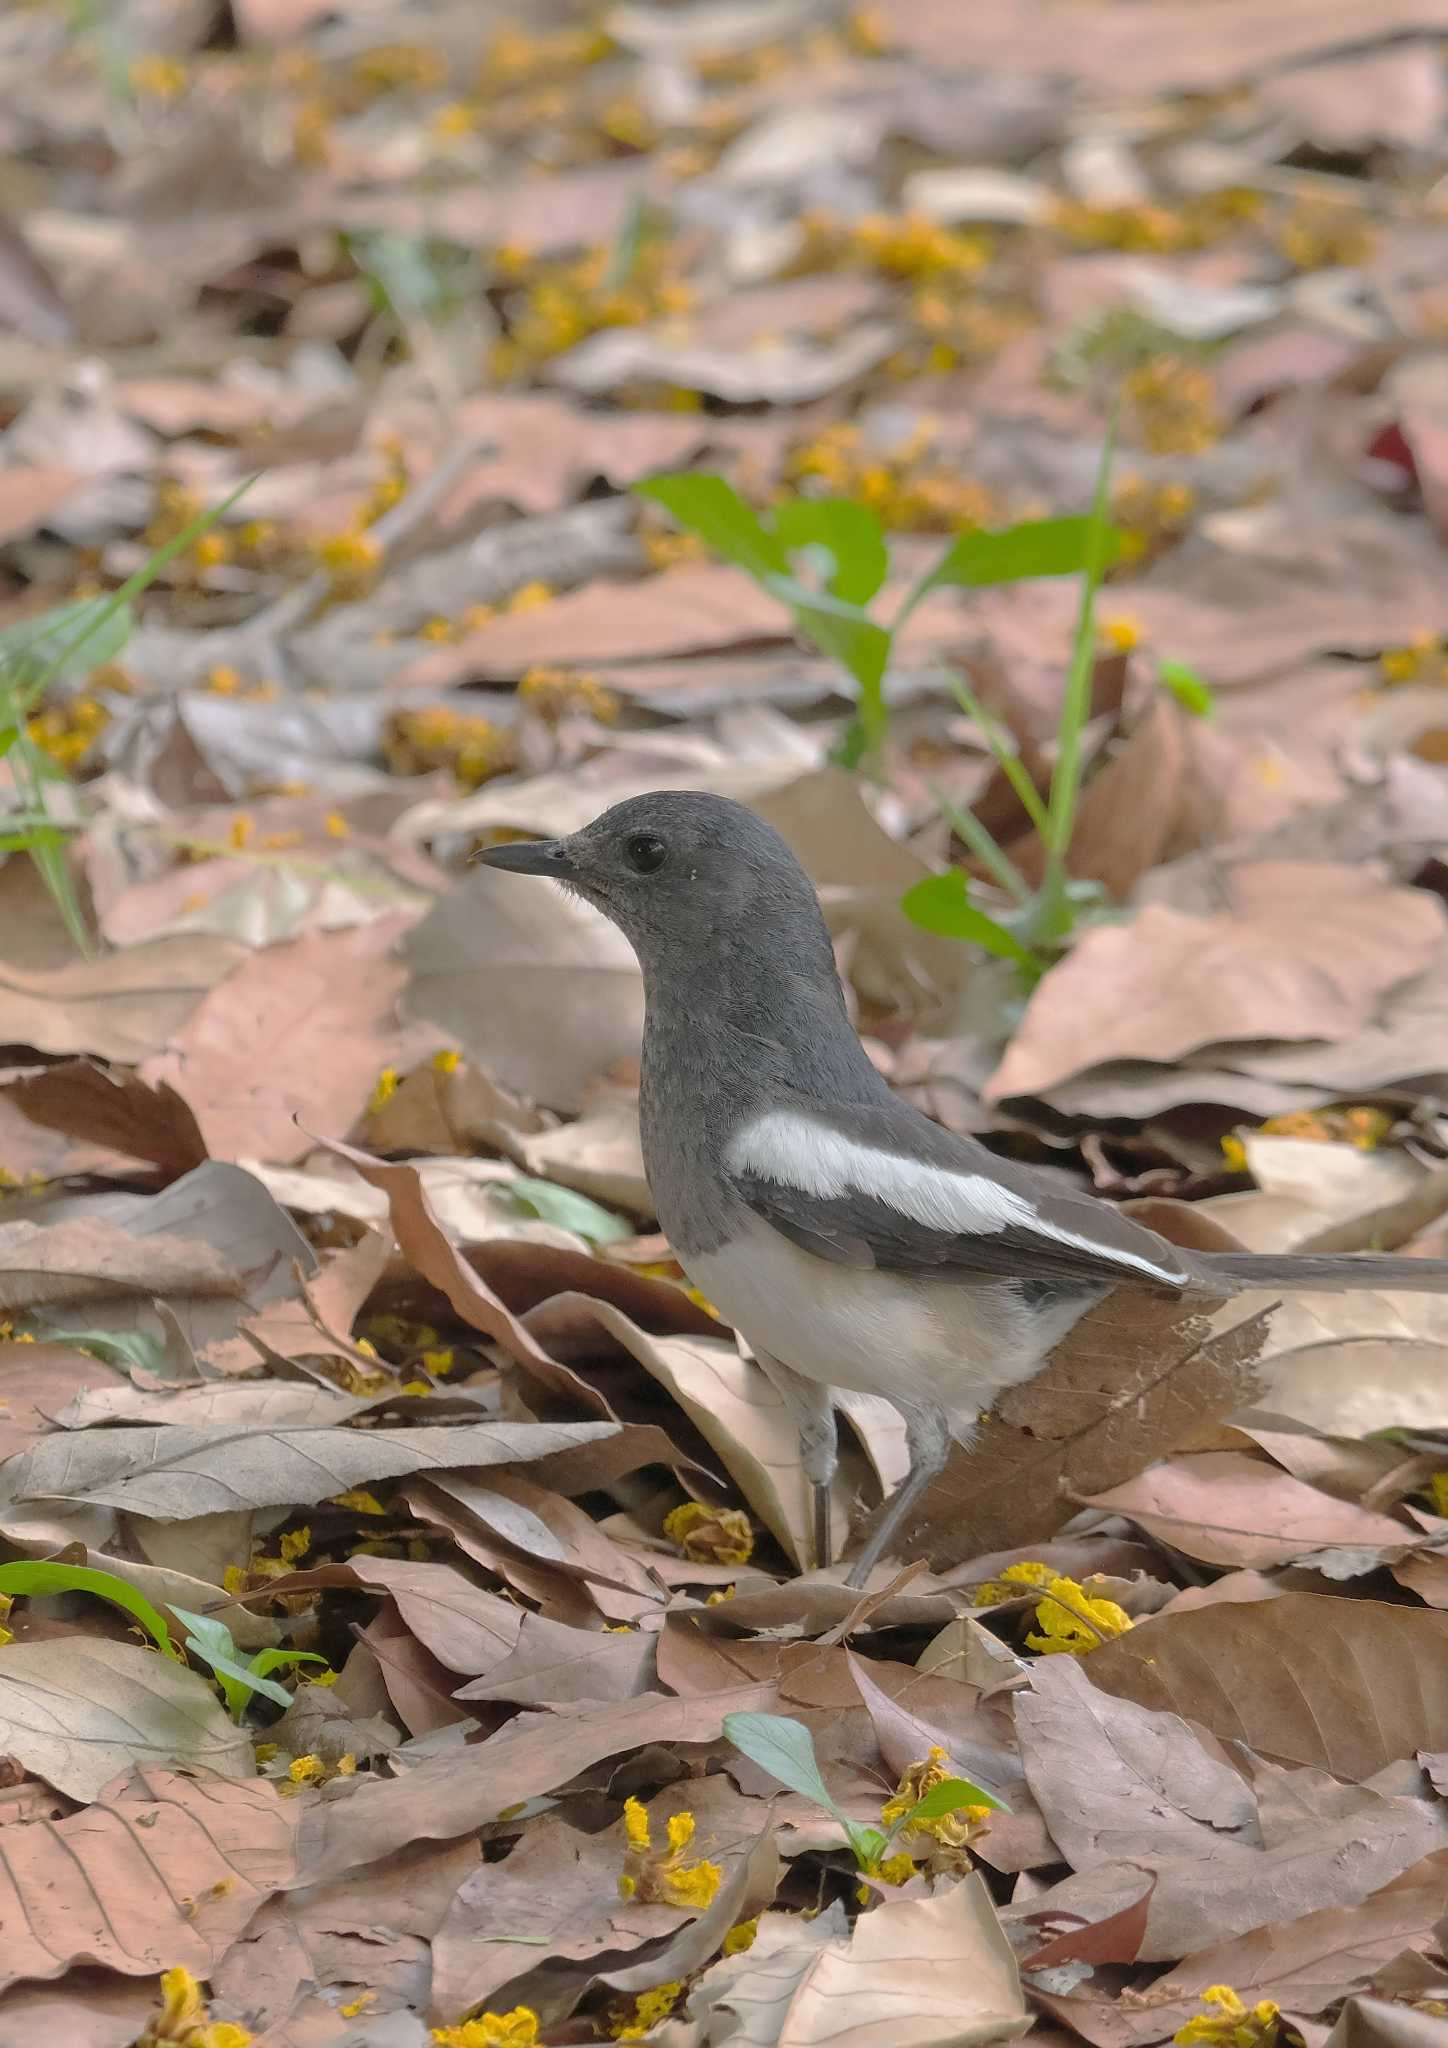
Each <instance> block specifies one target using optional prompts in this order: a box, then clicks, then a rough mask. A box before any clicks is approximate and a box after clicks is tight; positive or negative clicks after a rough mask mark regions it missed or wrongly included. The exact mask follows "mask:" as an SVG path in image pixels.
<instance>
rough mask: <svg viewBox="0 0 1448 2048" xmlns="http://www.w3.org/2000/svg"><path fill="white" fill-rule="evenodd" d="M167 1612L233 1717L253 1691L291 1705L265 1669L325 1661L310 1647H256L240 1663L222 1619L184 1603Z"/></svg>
mask: <svg viewBox="0 0 1448 2048" xmlns="http://www.w3.org/2000/svg"><path fill="white" fill-rule="evenodd" d="M171 1612H172V1613H173V1614H174V1615H175V1617H176V1619H177V1620H178V1621H179V1622H180V1623H181V1626H182V1627H183V1628H184V1629H185V1630H186V1631H187V1636H186V1647H187V1649H188V1650H189V1651H190V1652H191V1654H192V1656H193V1657H196V1658H198V1659H199V1660H200V1662H201V1663H203V1664H205V1665H207V1666H208V1667H209V1669H210V1671H211V1673H212V1676H213V1677H214V1678H215V1680H216V1683H217V1684H218V1685H219V1686H220V1687H221V1694H222V1698H223V1699H224V1700H225V1701H226V1709H227V1712H228V1713H229V1714H230V1715H231V1718H232V1720H233V1721H237V1722H239V1721H240V1720H241V1717H242V1715H243V1714H244V1713H245V1712H246V1710H247V1708H248V1706H249V1705H250V1704H251V1701H252V1698H253V1696H254V1695H255V1694H257V1693H260V1694H261V1696H262V1698H263V1699H267V1700H274V1701H275V1702H276V1704H277V1705H278V1706H279V1707H289V1706H290V1705H291V1703H292V1695H291V1694H290V1693H289V1692H288V1691H287V1689H286V1687H285V1686H284V1685H278V1684H277V1682H276V1680H275V1679H274V1678H269V1677H268V1676H267V1673H268V1672H269V1671H279V1670H282V1669H284V1668H285V1667H287V1666H290V1665H297V1664H321V1665H325V1664H326V1662H327V1660H326V1658H325V1657H319V1656H318V1655H317V1654H316V1652H315V1651H314V1650H258V1651H257V1653H256V1655H255V1656H254V1657H253V1658H252V1659H251V1661H250V1662H249V1663H246V1664H243V1662H242V1661H241V1652H240V1651H239V1650H238V1649H237V1647H236V1644H235V1643H234V1642H233V1640H232V1635H231V1630H230V1629H229V1628H228V1627H227V1626H226V1623H225V1622H224V1621H218V1620H217V1619H216V1617H215V1615H212V1614H193V1613H192V1612H191V1611H190V1609H189V1608H186V1607H176V1606H174V1605H173V1606H172V1608H171Z"/></svg>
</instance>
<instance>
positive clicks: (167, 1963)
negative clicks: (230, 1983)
mask: <svg viewBox="0 0 1448 2048" xmlns="http://www.w3.org/2000/svg"><path fill="white" fill-rule="evenodd" d="M6 1654H7V1655H8V1654H9V1653H8V1652H7V1653H6ZM143 1654H145V1653H144V1652H139V1651H138V1652H137V1655H143ZM235 1732H236V1733H237V1734H240V1733H241V1731H240V1730H237V1731H235ZM243 1739H244V1738H243ZM297 1815H298V1809H297V1807H296V1806H295V1805H294V1804H292V1803H290V1802H288V1801H287V1800H284V1799H279V1798H278V1797H277V1795H276V1791H275V1789H274V1788H273V1787H272V1786H270V1785H266V1784H262V1783H260V1782H258V1781H255V1780H253V1781H251V1782H248V1783H245V1784H235V1783H232V1782H229V1781H228V1780H227V1779H226V1778H222V1777H216V1776H213V1775H211V1774H210V1773H200V1774H196V1775H192V1774H189V1773H186V1772H176V1771H167V1770H136V1771H133V1772H132V1773H131V1775H130V1776H129V1777H128V1778H127V1779H126V1780H125V1781H124V1783H122V1784H120V1785H117V1786H115V1787H113V1788H112V1790H111V1791H110V1792H109V1793H108V1794H107V1796H106V1797H105V1798H104V1799H103V1800H102V1801H101V1802H100V1803H99V1805H96V1806H93V1807H91V1808H90V1810H89V1811H88V1812H85V1813H77V1814H73V1815H72V1816H71V1817H70V1818H69V1819H67V1820H61V1821H57V1822H52V1823H51V1824H50V1825H48V1826H46V1827H43V1828H40V1827H35V1828H12V1829H9V1830H7V1832H6V1856H5V1872H4V1909H3V1910H4V1914H5V1923H6V1926H7V1927H8V1928H9V1929H10V1935H9V1938H8V1940H7V1941H6V1944H5V1955H4V1972H3V1976H4V1981H5V1982H6V1983H11V1984H13V1983H14V1982H15V1981H16V1980H17V1979H19V1978H24V1977H55V1976H58V1975H60V1974H61V1973H62V1972H63V1971H64V1970H65V1969H67V1968H68V1967H69V1965H71V1964H72V1963H73V1962H82V1961H90V1960H94V1961H96V1962H99V1963H103V1964H104V1965H105V1966H106V1968H107V1969H110V1970H118V1971H122V1972H124V1973H125V1974H126V1975H127V1976H142V1977H152V1976H155V1975H157V1974H158V1973H159V1972H160V1971H161V1970H164V1969H169V1968H171V1967H173V1966H175V1965H178V1964H179V1965H181V1966H183V1967H184V1968H186V1969H189V1970H190V1971H191V1972H192V1973H193V1974H194V1975H195V1976H197V1977H201V1978H206V1977H209V1976H210V1974H211V1970H212V1966H213V1965H214V1964H215V1962H216V1961H217V1960H218V1959H219V1958H220V1957H221V1956H222V1955H224V1954H225V1952H226V1951H227V1949H228V1948H229V1947H230V1946H231V1944H232V1942H233V1941H235V1940H236V1938H237V1936H238V1935H239V1934H240V1933H241V1931H242V1929H243V1928H244V1927H245V1926H246V1924H247V1922H248V1921H249V1920H250V1919H251V1917H252V1915H253V1914H254V1913H255V1911H256V1909H257V1907H258V1905H259V1904H260V1903H261V1901H262V1899H263V1898H264V1897H265V1896H266V1894H267V1892H268V1891H270V1890H272V1889H273V1888H275V1887H276V1886H279V1885H283V1884H286V1883H287V1882H288V1881H289V1879H290V1876H291V1872H292V1868H293V1848H292V1840H293V1835H294V1833H295V1830H296V1824H297ZM152 1989H153V1991H154V1987H152ZM4 2010H5V2009H4V2008H0V2023H3V2017H4ZM32 2038H34V2037H32ZM67 2038H69V2036H67Z"/></svg>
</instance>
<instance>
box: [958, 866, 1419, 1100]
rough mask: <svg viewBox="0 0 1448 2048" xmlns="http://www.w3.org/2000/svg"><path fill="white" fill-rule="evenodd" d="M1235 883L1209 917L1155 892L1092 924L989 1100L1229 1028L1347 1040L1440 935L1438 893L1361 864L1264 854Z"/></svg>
mask: <svg viewBox="0 0 1448 2048" xmlns="http://www.w3.org/2000/svg"><path fill="white" fill-rule="evenodd" d="M1227 888H1228V891H1229V897H1230V906H1231V907H1230V909H1228V910H1226V911H1223V912H1221V913H1220V914H1218V915H1216V916H1213V917H1185V916H1183V915H1182V914H1181V913H1180V912H1178V911H1173V910H1169V909H1166V908H1165V907H1163V906H1160V905H1156V904H1148V905H1147V906H1146V908H1145V909H1144V910H1142V911H1141V912H1139V914H1138V915H1137V916H1136V917H1135V918H1133V919H1132V921H1131V922H1130V923H1129V924H1113V925H1099V926H1097V927H1096V928H1095V929H1093V930H1089V931H1087V932H1086V933H1085V934H1084V936H1083V937H1082V938H1081V939H1080V940H1079V942H1078V943H1077V945H1076V947H1075V948H1074V950H1073V951H1072V952H1071V954H1070V955H1069V956H1068V958H1067V959H1066V960H1065V961H1063V962H1062V963H1061V965H1060V966H1058V967H1055V968H1053V969H1052V970H1051V972H1050V974H1048V975H1047V976H1046V977H1045V979H1044V980H1043V981H1042V982H1041V983H1040V985H1039V987H1038V988H1037V990H1036V992H1035V994H1034V995H1033V996H1032V998H1031V1001H1030V1002H1029V1004H1028V1005H1027V1007H1026V1014H1025V1016H1024V1018H1023V1019H1022V1020H1021V1024H1020V1027H1019V1029H1018V1030H1017V1032H1016V1035H1015V1037H1014V1038H1013V1039H1012V1041H1011V1045H1010V1048H1009V1050H1008V1051H1007V1053H1006V1056H1005V1058H1004V1059H1003V1060H1002V1061H1001V1064H1000V1065H999V1067H998V1068H997V1069H996V1071H995V1073H994V1074H993V1075H992V1076H991V1078H990V1080H989V1081H988V1082H987V1084H986V1088H985V1095H986V1098H987V1100H989V1101H991V1102H1001V1101H1005V1100H1008V1099H1009V1098H1011V1097H1013V1096H1022V1095H1039V1094H1041V1093H1042V1092H1043V1091H1045V1090H1047V1089H1050V1088H1053V1087H1055V1086H1056V1085H1057V1084H1058V1083H1060V1082H1063V1081H1065V1080H1067V1079H1069V1078H1071V1077H1072V1076H1074V1075H1079V1074H1082V1073H1084V1072H1086V1071H1087V1070H1088V1069H1089V1068H1092V1067H1098V1066H1104V1065H1107V1064H1109V1063H1110V1062H1112V1061H1115V1060H1132V1059H1138V1060H1153V1061H1161V1062H1165V1061H1170V1060H1176V1059H1180V1058H1181V1057H1182V1056H1183V1055H1184V1054H1187V1053H1191V1052H1195V1051H1197V1050H1198V1049H1199V1048H1201V1047H1203V1046H1208V1045H1220V1044H1230V1043H1231V1042H1232V1041H1234V1040H1243V1039H1252V1040H1256V1039H1266V1040H1273V1039H1279V1040H1317V1041H1321V1040H1326V1041H1329V1042H1331V1041H1335V1040H1351V1039H1353V1038H1354V1037H1355V1036H1357V1035H1358V1034H1359V1033H1361V1032H1362V1030H1363V1029H1364V1027H1365V1026H1366V1025H1368V1024H1369V1023H1370V1022H1371V1021H1373V1019H1374V1016H1375V1014H1376V1012H1377V1009H1378V1007H1379V1004H1380V1001H1381V999H1382V997H1383V996H1384V995H1385V994H1386V993H1387V992H1388V991H1389V990H1391V989H1393V988H1395V987H1397V986H1398V985H1400V984H1402V983H1405V982H1408V981H1410V980H1411V978H1412V977H1413V975H1415V974H1416V973H1418V972H1419V971H1420V970H1421V969H1423V968H1425V967H1427V966H1428V965H1429V964H1430V962H1431V961H1432V960H1433V958H1434V956H1435V954H1438V953H1439V952H1440V951H1441V948H1442V946H1443V938H1444V924H1443V913H1442V909H1441V906H1439V905H1438V904H1437V903H1435V902H1433V901H1432V900H1431V899H1429V898H1428V897H1427V896H1426V895H1425V894H1424V892H1423V891H1422V890H1420V889H1400V888H1393V887H1390V886H1388V885H1386V884H1384V883H1383V882H1380V881H1378V880H1377V879H1376V878H1375V877H1374V876H1372V875H1370V874H1363V873H1361V872H1359V871H1358V870H1355V869H1352V868H1336V867H1332V866H1330V865H1328V864H1326V863H1320V862H1319V863H1306V862H1292V861H1277V862H1267V861H1263V862H1259V863H1257V864H1256V865H1254V866H1249V867H1239V868H1236V869H1234V870H1233V871H1232V872H1231V874H1230V876H1229V878H1228V881H1227Z"/></svg>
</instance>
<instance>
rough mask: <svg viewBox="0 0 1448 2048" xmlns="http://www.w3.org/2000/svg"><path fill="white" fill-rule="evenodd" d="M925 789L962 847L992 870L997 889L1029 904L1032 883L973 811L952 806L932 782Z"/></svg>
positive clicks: (1019, 901) (943, 792) (1020, 901)
mask: <svg viewBox="0 0 1448 2048" xmlns="http://www.w3.org/2000/svg"><path fill="white" fill-rule="evenodd" d="M925 787H926V788H927V789H928V790H929V791H930V794H931V797H932V799H933V800H934V803H935V807H936V809H937V810H938V811H939V812H940V815H941V816H942V817H943V818H944V819H946V820H947V822H948V823H949V825H950V828H951V830H952V831H953V832H954V834H955V836H956V838H957V839H958V840H959V841H960V843H961V845H962V846H968V847H969V848H970V850H971V852H972V853H973V854H974V855H975V857H976V859H977V860H978V861H979V862H980V864H981V866H982V867H983V868H989V870H990V874H991V879H992V880H993V881H994V882H995V883H996V884H997V885H998V887H1000V888H1002V889H1004V890H1005V892H1006V894H1007V895H1008V896H1014V897H1015V899H1016V901H1017V903H1021V904H1025V903H1029V902H1030V900H1031V885H1030V883H1029V882H1028V881H1027V880H1026V878H1025V876H1024V875H1023V874H1022V873H1021V871H1020V869H1019V868H1018V867H1017V866H1016V864H1015V862H1014V861H1013V860H1012V859H1011V857H1010V855H1009V854H1008V853H1007V852H1006V850H1005V848H1004V847H1003V846H1001V845H1000V844H999V842H998V841H997V840H996V838H995V836H994V834H993V833H992V832H991V831H990V829H989V827H988V826H985V825H982V823H981V822H980V819H979V818H977V817H976V816H975V815H974V813H973V812H971V811H963V810H961V808H960V806H959V805H958V804H954V803H952V802H951V800H950V798H949V797H948V796H947V795H946V794H945V791H944V790H943V789H937V788H936V786H935V784H934V783H933V782H927V783H926V785H925Z"/></svg>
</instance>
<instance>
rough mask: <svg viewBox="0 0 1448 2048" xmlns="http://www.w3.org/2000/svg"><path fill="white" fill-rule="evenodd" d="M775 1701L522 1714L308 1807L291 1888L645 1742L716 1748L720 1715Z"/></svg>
mask: <svg viewBox="0 0 1448 2048" xmlns="http://www.w3.org/2000/svg"><path fill="white" fill-rule="evenodd" d="M774 1699H775V1691H774V1687H773V1686H772V1685H744V1686H736V1687H734V1688H732V1689H731V1690H730V1691H728V1692H722V1693H715V1694H713V1695H705V1694H696V1695H695V1696H694V1697H693V1698H691V1699H687V1700H679V1699H670V1698H668V1697H667V1696H666V1695H664V1694H662V1693H643V1694H641V1695H640V1696H639V1697H638V1698H636V1699H627V1700H618V1701H612V1700H611V1701H609V1702H608V1703H607V1704H606V1705H603V1706H588V1707H584V1708H582V1709H581V1710H580V1711H579V1712H578V1713H576V1714H566V1715H565V1714H548V1715H542V1714H520V1715H519V1716H518V1717H517V1719H516V1720H514V1721H512V1722H511V1723H510V1724H509V1725H508V1727H506V1728H504V1729H503V1730H502V1731H501V1732H500V1733H499V1734H497V1735H493V1736H490V1737H489V1738H488V1740H487V1741H486V1742H481V1743H478V1744H476V1745H475V1746H473V1747H471V1748H469V1749H466V1750H464V1751H463V1752H462V1753H461V1754H460V1755H447V1756H441V1757H436V1758H433V1759H430V1760H429V1761H428V1762H426V1763H422V1764H419V1765H418V1766H417V1768H416V1769H415V1770H413V1771H410V1772H409V1773H408V1774H407V1776H406V1777H404V1778H399V1779H396V1780H394V1781H392V1782H391V1783H388V1784H382V1783H378V1782H373V1783H370V1784H365V1785H363V1784H359V1785H358V1786H357V1787H356V1789H355V1790H354V1791H353V1792H352V1793H351V1794H350V1796H349V1797H348V1798H347V1799H345V1800H344V1801H341V1802H338V1803H336V1804H333V1805H326V1806H320V1805H318V1806H310V1807H308V1809H307V1811H306V1812H305V1814H304V1815H303V1818H302V1832H301V1834H300V1836H299V1837H298V1858H299V1868H298V1878H297V1882H298V1883H300V1884H317V1883H320V1882H321V1881H322V1880H323V1879H326V1878H331V1877H340V1876H341V1875H342V1874H343V1873H344V1872H346V1871H348V1870H354V1869H356V1867H357V1865H358V1864H360V1863H375V1862H377V1861H378V1860H379V1859H380V1858H382V1857H384V1856H388V1855H391V1854H393V1853H394V1852H395V1851H396V1850H397V1849H398V1848H400V1847H401V1846H402V1845H403V1844H404V1843H407V1842H414V1841H452V1840H455V1839H456V1838H457V1836H459V1835H465V1834H470V1833H471V1832H472V1830H473V1829H474V1828H477V1827H481V1826H482V1825H483V1824H484V1823H485V1822H487V1821H490V1820H496V1819H497V1817H498V1815H499V1814H500V1813H502V1812H503V1811H504V1810H505V1809H506V1808H508V1807H511V1806H516V1805H518V1804H519V1802H520V1801H523V1800H527V1799H531V1798H534V1797H536V1796H537V1795H538V1794H539V1793H542V1792H551V1791H553V1790H555V1789H556V1788H557V1787H558V1786H559V1785H562V1784H565V1783H566V1782H567V1781H568V1779H569V1778H571V1777H574V1776H575V1775H576V1774H577V1773H578V1772H579V1771H582V1770H585V1769H587V1767H588V1766H589V1765H590V1764H593V1763H597V1762H598V1761H600V1759H602V1758H603V1757H607V1756H617V1755H618V1754H619V1753H620V1751H622V1750H625V1749H637V1748H639V1747H640V1746H641V1745H646V1744H648V1743H651V1742H717V1741H718V1739H719V1736H720V1734H721V1732H722V1730H723V1726H724V1717H725V1715H726V1714H732V1713H767V1712H768V1711H769V1710H770V1708H771V1706H772V1704H773V1702H774Z"/></svg>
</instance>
